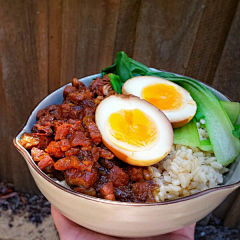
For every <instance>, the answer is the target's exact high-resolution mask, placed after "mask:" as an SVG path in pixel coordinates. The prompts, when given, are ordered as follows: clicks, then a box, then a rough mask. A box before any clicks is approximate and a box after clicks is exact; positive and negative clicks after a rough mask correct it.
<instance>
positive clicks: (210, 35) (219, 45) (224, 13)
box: [185, 0, 238, 85]
mask: <svg viewBox="0 0 240 240" xmlns="http://www.w3.org/2000/svg"><path fill="white" fill-rule="evenodd" d="M237 4H238V0H231V1H225V0H213V1H206V3H205V4H204V5H203V8H204V12H203V14H202V19H201V22H200V25H199V29H198V33H197V37H196V40H195V42H194V46H193V49H192V53H191V57H190V59H189V63H188V66H187V69H186V73H185V74H186V75H187V76H190V77H193V78H196V79H198V80H201V81H204V82H206V83H208V84H210V85H211V84H212V82H213V78H214V74H215V71H216V68H217V65H218V62H219V60H220V57H221V53H222V50H223V47H224V44H225V41H226V38H227V34H228V32H229V29H230V26H231V23H232V20H233V16H234V13H235V11H236V7H237Z"/></svg>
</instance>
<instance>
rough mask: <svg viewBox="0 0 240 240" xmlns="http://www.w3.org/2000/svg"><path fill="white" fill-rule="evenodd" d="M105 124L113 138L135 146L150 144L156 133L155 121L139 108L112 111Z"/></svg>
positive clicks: (141, 146) (140, 146) (155, 137)
mask: <svg viewBox="0 0 240 240" xmlns="http://www.w3.org/2000/svg"><path fill="white" fill-rule="evenodd" d="M107 125H108V127H107V128H108V129H109V131H110V134H111V135H112V136H113V137H114V138H115V139H117V140H118V141H121V142H124V143H127V144H130V145H132V146H135V147H137V148H144V147H146V146H148V145H149V144H150V145H152V143H153V142H154V140H156V139H157V135H158V134H157V126H156V124H155V122H154V121H153V120H152V118H151V117H149V116H148V115H147V114H145V113H144V112H142V111H141V110H139V109H132V110H119V111H117V112H114V113H112V114H111V115H110V116H109V118H108V120H107ZM120 147H123V146H122V145H121V146H120ZM123 148H124V147H123Z"/></svg>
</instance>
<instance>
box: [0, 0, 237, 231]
mask: <svg viewBox="0 0 240 240" xmlns="http://www.w3.org/2000/svg"><path fill="white" fill-rule="evenodd" d="M121 50H123V51H125V52H126V53H127V54H128V55H129V56H131V57H133V58H134V59H136V60H138V61H140V62H142V63H144V64H146V65H148V66H151V67H156V68H159V69H165V70H167V71H171V72H176V73H180V74H184V75H187V76H190V77H193V78H196V79H199V80H202V81H204V82H206V83H208V84H210V85H212V86H213V87H215V88H216V89H218V90H220V91H221V92H222V93H224V94H226V95H228V96H229V97H230V98H231V99H233V100H234V101H240V91H239V90H240V61H239V59H240V3H239V1H238V0H228V1H226V0H194V1H192V0H182V1H178V0H168V1H165V0H9V1H8V0H0V126H1V130H0V143H1V146H0V180H7V181H8V182H12V183H14V185H15V188H16V190H20V191H29V192H37V190H36V186H35V184H34V183H33V179H32V177H31V176H30V174H29V172H28V169H27V166H26V164H25V162H24V160H23V158H22V157H21V156H20V154H19V153H17V151H16V150H15V148H14V146H13V144H12V139H13V136H14V135H15V134H16V133H17V131H18V130H19V129H20V127H21V126H22V124H23V123H24V121H25V120H26V118H27V117H28V115H29V113H30V111H31V110H32V109H33V108H34V106H35V105H36V104H37V103H38V102H39V101H40V100H41V99H42V98H44V97H45V96H46V95H48V94H49V93H50V92H52V91H53V90H55V89H57V88H58V87H60V86H62V85H64V84H66V83H68V82H69V81H71V79H72V78H73V77H78V78H80V77H83V76H86V75H89V74H93V73H98V72H100V70H101V69H103V68H104V67H106V66H108V65H110V64H112V62H113V61H114V59H115V55H116V53H117V52H118V51H121ZM239 209H240V194H239V191H235V192H234V193H233V194H232V195H231V196H230V197H229V198H228V199H227V200H226V201H225V202H224V203H223V204H222V205H221V206H220V207H219V208H218V209H217V210H216V211H215V213H216V214H217V215H218V216H220V217H221V218H222V219H225V223H226V225H228V226H231V227H232V226H237V227H240V226H239V222H240V221H239V220H240V217H239V216H240V214H239ZM236 212H237V214H236ZM229 213H234V214H235V215H234V216H235V218H234V220H231V219H232V216H233V215H229Z"/></svg>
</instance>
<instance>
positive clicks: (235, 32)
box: [212, 3, 240, 102]
mask: <svg viewBox="0 0 240 240" xmlns="http://www.w3.org/2000/svg"><path fill="white" fill-rule="evenodd" d="M239 33H240V3H239V4H238V7H237V11H236V14H235V16H234V19H233V23H232V26H231V29H230V32H229V34H228V38H227V41H226V44H225V46H224V49H223V53H222V55H221V59H220V61H219V64H218V67H217V70H216V73H215V76H214V80H213V84H212V85H213V87H215V88H216V89H218V90H219V91H220V92H222V93H224V94H225V95H227V96H229V97H230V98H231V99H232V100H233V101H238V102H240V80H239V79H240V61H239V59H240V44H239V43H240V34H239Z"/></svg>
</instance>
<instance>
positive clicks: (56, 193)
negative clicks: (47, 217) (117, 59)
mask: <svg viewBox="0 0 240 240" xmlns="http://www.w3.org/2000/svg"><path fill="white" fill-rule="evenodd" d="M99 76H100V74H95V75H92V76H88V77H85V78H82V79H81V80H82V82H83V83H84V84H85V85H89V84H90V82H91V81H92V79H94V78H96V77H99ZM205 86H206V85H205ZM64 87H65V86H63V87H61V88H59V89H58V90H56V91H54V92H53V93H52V94H50V95H49V96H47V97H46V98H45V99H43V100H42V101H41V102H40V103H39V104H38V105H37V107H36V108H35V109H34V110H33V112H32V113H31V115H30V117H29V118H28V120H27V122H26V124H25V125H24V126H23V128H22V129H21V130H20V132H19V133H18V134H17V135H16V137H15V138H14V145H15V147H16V148H17V150H18V151H19V152H20V153H21V154H22V156H23V157H24V159H25V161H26V163H27V166H28V168H29V170H30V172H31V174H32V176H33V178H34V180H35V182H36V184H37V186H38V187H39V189H40V191H41V192H42V194H43V195H44V196H45V197H46V198H47V199H48V200H49V202H50V203H51V204H53V205H54V206H55V207H56V208H57V209H58V210H59V211H60V212H61V213H62V214H63V215H65V216H66V217H67V218H69V219H71V220H72V221H74V222H76V223H78V224H80V225H82V226H84V227H86V228H88V229H91V230H94V231H97V232H100V233H103V234H108V235H112V236H118V237H147V236H154V235H159V234H164V233H167V232H171V231H174V230H177V229H180V228H183V227H185V226H187V225H190V224H192V223H194V222H196V221H198V220H200V219H201V218H203V217H204V216H206V215H207V214H209V213H210V212H211V211H212V210H213V209H214V208H216V207H217V206H218V205H219V204H220V203H221V202H222V201H223V200H224V199H225V198H226V197H227V196H228V195H229V194H230V193H231V192H232V191H233V190H235V189H236V188H238V187H239V186H240V164H239V160H240V156H239V157H238V159H237V160H236V161H235V162H234V163H233V164H232V165H231V167H230V171H229V172H228V174H227V175H226V176H225V177H224V184H223V185H221V186H218V187H214V188H211V189H208V190H205V191H202V192H199V193H196V194H193V195H191V196H187V197H183V198H179V199H176V200H171V201H166V202H160V203H150V204H142V203H127V202H117V201H109V200H105V199H99V198H95V197H90V196H87V195H84V194H81V193H77V192H74V191H72V190H69V189H67V188H65V187H63V186H61V185H59V184H58V183H56V182H54V181H53V180H52V179H51V178H49V177H48V176H47V175H46V174H45V173H43V172H42V171H41V170H40V169H39V168H38V167H37V165H36V164H35V163H34V161H33V159H32V157H31V156H30V154H29V153H28V151H27V150H26V149H25V148H23V147H22V146H21V145H20V143H19V140H20V136H21V134H22V133H24V132H31V128H32V126H33V125H34V123H35V122H36V115H37V112H38V111H39V110H40V109H43V108H45V107H47V106H48V105H51V104H61V103H62V100H63V96H62V95H63V94H62V93H63V89H64ZM207 87H208V86H207ZM208 88H210V89H211V90H212V91H213V92H214V93H215V94H216V95H217V97H218V98H219V99H220V100H225V101H229V100H228V99H227V98H226V97H225V96H224V95H223V94H221V93H220V92H218V91H216V90H214V89H212V88H211V87H208Z"/></svg>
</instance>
